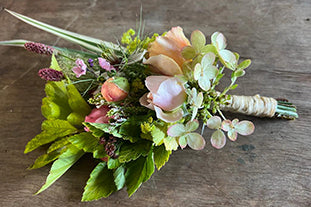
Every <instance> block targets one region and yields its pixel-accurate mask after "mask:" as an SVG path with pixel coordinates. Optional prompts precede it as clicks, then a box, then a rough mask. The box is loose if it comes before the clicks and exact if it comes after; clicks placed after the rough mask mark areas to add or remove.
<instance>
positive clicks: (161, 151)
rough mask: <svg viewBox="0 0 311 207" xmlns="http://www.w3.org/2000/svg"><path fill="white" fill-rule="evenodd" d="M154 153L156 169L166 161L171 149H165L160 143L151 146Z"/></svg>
mask: <svg viewBox="0 0 311 207" xmlns="http://www.w3.org/2000/svg"><path fill="white" fill-rule="evenodd" d="M153 153H154V163H155V165H156V167H157V168H158V170H160V169H161V168H162V167H163V166H164V165H165V163H166V162H167V161H168V159H169V157H170V155H171V154H172V151H171V150H168V151H167V150H166V149H165V146H164V145H160V146H157V147H154V148H153Z"/></svg>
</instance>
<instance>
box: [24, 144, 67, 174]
mask: <svg viewBox="0 0 311 207" xmlns="http://www.w3.org/2000/svg"><path fill="white" fill-rule="evenodd" d="M66 150H67V149H66V148H64V149H62V150H57V151H52V152H50V153H47V154H44V155H41V156H40V157H38V158H37V159H36V161H35V163H34V164H33V165H31V166H30V167H29V168H28V169H31V170H32V169H37V168H40V167H43V166H45V165H47V164H49V163H50V162H53V161H54V160H56V159H57V158H58V157H59V156H60V155H61V154H62V153H63V152H64V151H66Z"/></svg>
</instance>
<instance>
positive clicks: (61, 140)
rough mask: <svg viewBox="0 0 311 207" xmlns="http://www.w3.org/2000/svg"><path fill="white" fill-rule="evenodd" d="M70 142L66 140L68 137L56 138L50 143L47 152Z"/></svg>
mask: <svg viewBox="0 0 311 207" xmlns="http://www.w3.org/2000/svg"><path fill="white" fill-rule="evenodd" d="M69 143H70V142H69V140H68V137H65V138H62V139H60V140H57V141H55V142H53V144H51V146H50V147H49V149H48V151H47V153H50V152H52V151H54V150H57V149H60V148H63V147H65V146H66V145H68V144H69Z"/></svg>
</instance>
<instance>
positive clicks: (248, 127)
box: [234, 121, 255, 136]
mask: <svg viewBox="0 0 311 207" xmlns="http://www.w3.org/2000/svg"><path fill="white" fill-rule="evenodd" d="M234 128H235V130H236V131H237V132H238V133H239V134H241V135H244V136H247V135H250V134H252V133H253V132H254V130H255V126H254V124H253V123H252V122H250V121H241V122H239V123H237V124H236V125H235V126H234Z"/></svg>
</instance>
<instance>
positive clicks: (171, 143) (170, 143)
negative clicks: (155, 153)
mask: <svg viewBox="0 0 311 207" xmlns="http://www.w3.org/2000/svg"><path fill="white" fill-rule="evenodd" d="M163 142H164V146H165V149H166V150H167V151H170V150H177V148H178V143H177V141H176V138H175V137H170V136H168V137H165V138H164V140H163Z"/></svg>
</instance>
